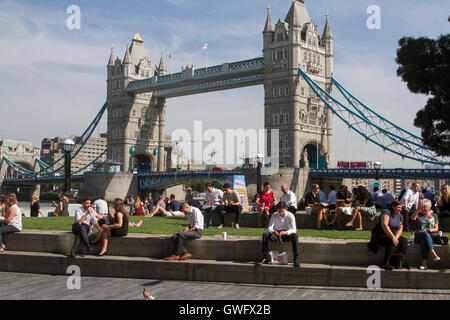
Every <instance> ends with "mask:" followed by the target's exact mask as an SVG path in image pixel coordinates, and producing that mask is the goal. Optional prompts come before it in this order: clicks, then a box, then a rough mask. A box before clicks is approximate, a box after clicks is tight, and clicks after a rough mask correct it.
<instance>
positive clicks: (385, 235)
mask: <svg viewBox="0 0 450 320" xmlns="http://www.w3.org/2000/svg"><path fill="white" fill-rule="evenodd" d="M401 212H402V204H401V202H400V201H398V200H394V201H393V202H392V203H391V205H390V206H389V209H384V210H383V213H382V214H381V215H380V216H379V217H378V220H377V222H376V224H375V226H374V228H373V230H372V237H371V239H370V242H369V243H368V244H367V247H368V248H369V249H370V250H371V251H372V252H374V253H377V251H378V247H379V246H385V247H386V251H385V254H384V259H383V263H382V267H383V268H384V269H386V270H392V269H393V266H392V265H391V264H390V259H391V256H392V255H393V254H394V251H398V254H399V255H400V256H401V258H402V260H403V267H404V268H407V269H409V265H408V262H407V251H408V239H406V238H405V237H402V233H403V229H404V224H403V216H402V215H401Z"/></svg>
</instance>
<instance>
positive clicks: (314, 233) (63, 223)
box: [22, 216, 410, 240]
mask: <svg viewBox="0 0 450 320" xmlns="http://www.w3.org/2000/svg"><path fill="white" fill-rule="evenodd" d="M139 220H141V217H131V221H132V222H139ZM142 221H143V224H142V226H141V227H140V228H132V227H130V228H129V233H143V234H164V235H169V234H174V233H176V232H178V231H180V230H183V229H184V228H185V227H186V226H187V220H186V218H167V217H158V216H155V217H152V218H143V217H142ZM22 222H23V228H24V229H25V230H26V229H28V230H60V231H71V230H72V224H73V217H58V218H23V220H22ZM224 231H225V232H227V234H228V235H229V236H247V237H255V236H257V237H260V236H261V235H262V234H263V233H264V232H266V231H267V229H266V228H260V229H258V228H240V229H232V228H223V229H217V227H213V228H210V229H208V228H206V229H205V230H204V231H203V236H215V235H221V234H222V232H224ZM297 233H298V235H299V237H314V238H329V239H362V240H369V239H370V230H367V231H348V230H345V231H339V230H311V229H300V230H298V232H297ZM403 236H404V237H406V238H407V239H409V237H410V234H409V233H404V234H403Z"/></svg>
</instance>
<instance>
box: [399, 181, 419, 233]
mask: <svg viewBox="0 0 450 320" xmlns="http://www.w3.org/2000/svg"><path fill="white" fill-rule="evenodd" d="M419 190H420V184H418V183H413V184H412V186H411V189H408V190H407V191H406V192H405V194H404V195H403V197H402V199H401V200H400V202H401V203H402V204H403V209H402V215H403V218H404V221H405V225H406V231H409V216H410V215H411V214H413V213H414V212H415V211H416V210H417V208H418V206H419V200H420V193H419Z"/></svg>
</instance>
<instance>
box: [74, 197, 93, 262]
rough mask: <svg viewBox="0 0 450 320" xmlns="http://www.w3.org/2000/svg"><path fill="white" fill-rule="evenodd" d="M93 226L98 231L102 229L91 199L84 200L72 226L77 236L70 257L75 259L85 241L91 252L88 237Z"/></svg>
mask: <svg viewBox="0 0 450 320" xmlns="http://www.w3.org/2000/svg"><path fill="white" fill-rule="evenodd" d="M91 225H95V226H96V227H97V229H100V226H99V225H98V223H97V218H96V213H95V211H94V209H93V208H92V207H91V199H89V198H84V199H83V200H82V203H81V207H79V208H78V209H77V210H75V221H74V223H73V225H72V232H73V234H74V235H75V240H74V242H73V245H72V249H71V250H70V254H69V257H71V258H75V255H76V253H77V251H78V247H79V246H80V242H81V241H83V243H84V245H85V246H86V249H87V251H88V252H89V251H91V246H90V245H89V237H88V234H89V230H90V226H91Z"/></svg>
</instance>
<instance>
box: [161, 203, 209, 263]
mask: <svg viewBox="0 0 450 320" xmlns="http://www.w3.org/2000/svg"><path fill="white" fill-rule="evenodd" d="M181 211H182V212H183V213H184V214H185V215H186V217H187V219H188V226H187V227H186V228H185V229H184V230H183V231H180V232H178V233H176V234H174V235H173V236H172V237H171V238H170V239H171V240H172V242H173V246H174V248H173V255H171V256H170V257H167V258H165V259H164V260H166V261H174V260H188V259H191V258H192V254H190V253H189V252H188V251H187V250H186V248H185V247H184V245H183V244H184V240H195V239H200V238H201V237H202V232H203V223H204V222H203V214H202V212H201V211H200V209H198V208H195V207H192V206H190V205H189V204H188V203H187V202H184V203H183V204H182V205H181Z"/></svg>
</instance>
